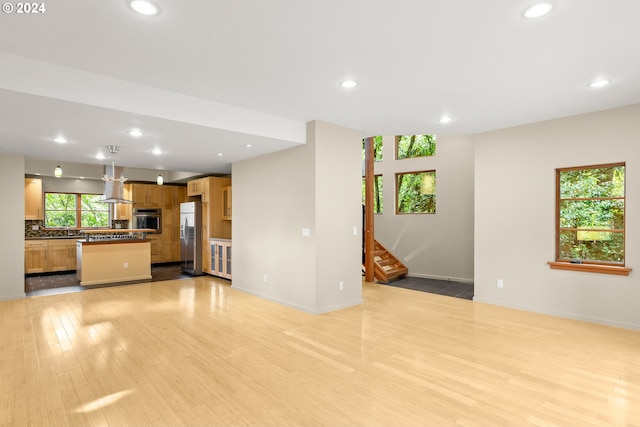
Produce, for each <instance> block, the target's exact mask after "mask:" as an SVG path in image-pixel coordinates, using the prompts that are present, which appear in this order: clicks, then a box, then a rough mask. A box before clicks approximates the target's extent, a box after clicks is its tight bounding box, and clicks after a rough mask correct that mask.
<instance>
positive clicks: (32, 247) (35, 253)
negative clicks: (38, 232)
mask: <svg viewBox="0 0 640 427" xmlns="http://www.w3.org/2000/svg"><path fill="white" fill-rule="evenodd" d="M46 270H47V241H46V240H27V241H25V242H24V272H25V274H31V273H44V272H45V271H46Z"/></svg>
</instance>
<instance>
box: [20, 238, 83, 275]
mask: <svg viewBox="0 0 640 427" xmlns="http://www.w3.org/2000/svg"><path fill="white" fill-rule="evenodd" d="M75 269H76V240H75V239H51V240H26V241H25V242H24V272H25V274H32V273H49V272H55V271H71V270H75Z"/></svg>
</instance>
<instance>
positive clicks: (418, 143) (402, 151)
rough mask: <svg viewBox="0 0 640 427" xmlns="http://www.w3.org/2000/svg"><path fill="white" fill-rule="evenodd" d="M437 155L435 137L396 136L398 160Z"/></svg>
mask: <svg viewBox="0 0 640 427" xmlns="http://www.w3.org/2000/svg"><path fill="white" fill-rule="evenodd" d="M435 155H436V136H435V135H398V136H396V159H408V158H411V157H426V156H435Z"/></svg>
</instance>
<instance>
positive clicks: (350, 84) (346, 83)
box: [340, 80, 358, 89]
mask: <svg viewBox="0 0 640 427" xmlns="http://www.w3.org/2000/svg"><path fill="white" fill-rule="evenodd" d="M340 86H342V87H343V88H345V89H352V88H354V87H356V86H358V83H357V82H355V81H353V80H345V81H343V82H342V83H340Z"/></svg>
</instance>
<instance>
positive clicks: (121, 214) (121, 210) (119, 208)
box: [113, 184, 133, 224]
mask: <svg viewBox="0 0 640 427" xmlns="http://www.w3.org/2000/svg"><path fill="white" fill-rule="evenodd" d="M123 195H124V198H125V200H131V184H125V185H124V191H123ZM132 211H133V208H132V205H131V203H116V204H115V205H114V212H113V219H118V220H121V219H126V220H127V221H129V224H132V222H131V215H132Z"/></svg>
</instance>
